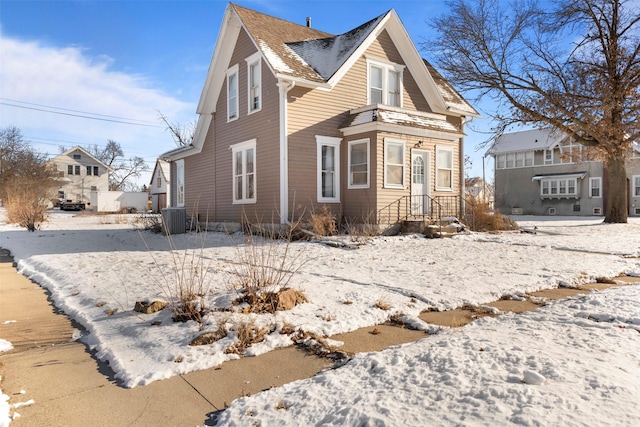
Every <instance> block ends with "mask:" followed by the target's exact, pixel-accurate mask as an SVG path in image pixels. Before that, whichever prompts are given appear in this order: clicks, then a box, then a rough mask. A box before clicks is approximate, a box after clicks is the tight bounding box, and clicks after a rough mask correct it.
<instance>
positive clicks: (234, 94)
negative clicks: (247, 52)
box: [227, 64, 239, 122]
mask: <svg viewBox="0 0 640 427" xmlns="http://www.w3.org/2000/svg"><path fill="white" fill-rule="evenodd" d="M238 114H239V112H238V65H237V64H236V65H234V66H233V67H231V68H229V70H228V71H227V121H229V122H230V121H231V120H235V119H237V118H238Z"/></svg>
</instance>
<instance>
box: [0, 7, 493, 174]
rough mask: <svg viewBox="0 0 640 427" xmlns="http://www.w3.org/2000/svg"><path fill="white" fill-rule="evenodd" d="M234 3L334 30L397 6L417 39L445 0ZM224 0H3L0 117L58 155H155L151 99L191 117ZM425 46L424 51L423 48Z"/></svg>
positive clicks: (157, 142)
mask: <svg viewBox="0 0 640 427" xmlns="http://www.w3.org/2000/svg"><path fill="white" fill-rule="evenodd" d="M236 3H237V4H239V5H241V6H244V7H248V8H251V9H255V10H258V11H260V12H263V13H267V14H269V15H273V16H276V17H279V18H282V19H286V20H288V21H292V22H298V23H300V24H304V23H305V19H306V17H307V16H309V17H311V19H312V26H313V27H315V28H317V29H320V30H323V31H326V32H329V33H334V34H339V33H343V32H345V31H348V30H350V29H352V28H355V27H357V26H358V25H360V24H362V23H364V22H366V21H368V20H369V19H372V18H374V17H376V16H378V15H380V14H382V13H384V12H386V11H387V10H389V9H391V8H393V9H395V10H396V12H397V13H398V15H399V16H400V19H401V20H402V22H403V24H404V25H405V27H406V29H407V31H408V33H409V36H410V37H411V38H412V39H413V41H414V43H415V44H416V45H418V46H420V43H421V42H422V41H424V40H425V39H428V38H430V37H433V35H434V33H433V30H432V29H431V28H430V26H429V25H428V22H429V21H430V20H431V19H432V18H433V17H434V16H437V15H439V14H441V13H443V12H444V11H445V7H446V5H445V2H444V0H399V1H378V0H366V1H365V0H343V1H322V0H315V1H312V0H297V1H290V0H250V1H236ZM227 4H228V2H226V1H219V0H208V1H205V0H185V1H175V0H165V1H158V0H128V1H125V0H122V1H107V0H84V1H83V0H78V1H64V0H60V1H58V0H48V1H30V0H0V98H2V99H0V127H5V126H7V125H16V126H18V127H20V128H21V129H22V132H23V134H24V135H25V136H26V137H27V138H28V139H29V140H31V141H32V142H34V145H35V146H36V147H37V148H38V149H39V150H41V151H43V152H47V153H49V154H54V155H55V154H57V153H58V147H59V146H60V145H64V146H66V147H71V146H73V145H76V144H78V145H83V146H84V145H104V144H106V142H107V141H108V140H109V139H113V140H115V141H118V142H120V143H121V145H122V147H123V148H124V150H125V153H126V154H127V155H139V156H142V157H144V158H145V159H146V160H147V161H148V163H149V164H150V166H153V164H154V162H155V159H156V157H157V156H158V155H159V154H161V153H163V152H165V151H167V150H170V149H172V148H174V147H175V146H174V144H173V142H172V140H171V138H170V136H169V134H168V133H167V132H166V131H165V130H164V128H163V126H162V124H161V123H160V122H159V120H158V111H161V112H162V113H163V114H165V115H166V116H168V117H169V118H170V119H171V120H173V121H176V122H180V123H186V122H188V121H191V120H194V119H195V118H196V114H195V109H196V106H197V103H198V100H199V97H200V93H201V91H202V87H203V84H204V79H205V75H206V72H207V69H208V67H209V62H210V60H211V55H212V53H213V49H214V46H215V42H216V39H217V36H218V32H219V29H220V24H221V21H222V17H223V14H224V11H225V8H226V7H227ZM421 54H422V56H424V57H425V58H427V59H429V53H428V52H425V51H421ZM50 107H54V108H50ZM476 107H477V106H476ZM41 110H47V111H41ZM50 111H57V112H58V113H65V114H55V113H51V112H50ZM96 114H100V116H96ZM78 116H90V117H96V118H99V119H101V120H94V119H88V118H86V117H78ZM122 122H127V123H122ZM485 122H488V121H487V120H486V119H485V120H478V119H476V120H475V126H479V127H483V128H488V127H489V124H488V123H485ZM128 123H135V124H128ZM468 131H469V136H468V137H467V139H466V144H465V145H466V148H465V150H466V154H468V155H471V156H472V158H473V169H472V172H471V175H478V176H481V175H482V153H483V152H484V150H482V151H481V152H477V151H476V150H475V147H476V146H477V144H478V143H479V142H481V141H483V140H484V139H485V138H486V136H485V135H478V134H475V133H473V132H471V131H470V130H469V129H468ZM486 164H487V168H489V165H492V162H489V161H488V160H487V163H486ZM487 170H488V169H487ZM490 177H491V175H490V174H489V173H488V172H487V179H489V178H490ZM145 180H146V183H148V178H147V177H145V178H143V180H142V182H141V183H145V182H144V181H145Z"/></svg>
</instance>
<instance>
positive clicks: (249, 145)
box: [229, 139, 258, 205]
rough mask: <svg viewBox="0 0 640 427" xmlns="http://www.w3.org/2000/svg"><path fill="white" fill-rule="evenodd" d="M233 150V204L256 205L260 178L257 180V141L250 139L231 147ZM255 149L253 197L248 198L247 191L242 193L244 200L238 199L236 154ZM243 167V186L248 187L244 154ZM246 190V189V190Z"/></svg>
mask: <svg viewBox="0 0 640 427" xmlns="http://www.w3.org/2000/svg"><path fill="white" fill-rule="evenodd" d="M229 148H231V192H232V196H231V199H232V201H233V202H232V204H234V205H246V204H251V203H256V201H257V199H258V178H257V163H258V161H257V158H258V156H257V151H256V140H255V139H250V140H249V141H244V142H239V143H237V144H234V145H232V146H230V147H229ZM251 149H253V197H252V198H247V197H246V191H243V192H242V197H243V198H242V199H236V194H238V193H237V192H236V190H237V188H236V185H237V183H236V153H237V152H238V151H242V152H246V151H247V150H251ZM242 161H243V167H242V185H243V186H245V187H246V185H245V184H246V179H247V167H246V164H247V156H246V154H244V155H243V156H242ZM245 189H246V188H245Z"/></svg>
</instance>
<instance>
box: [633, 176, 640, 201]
mask: <svg viewBox="0 0 640 427" xmlns="http://www.w3.org/2000/svg"><path fill="white" fill-rule="evenodd" d="M633 195H634V197H637V196H640V175H635V176H634V177H633Z"/></svg>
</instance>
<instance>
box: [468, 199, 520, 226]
mask: <svg viewBox="0 0 640 427" xmlns="http://www.w3.org/2000/svg"><path fill="white" fill-rule="evenodd" d="M472 205H473V206H474V209H473V213H472V212H470V211H471V207H470V206H468V207H467V216H470V215H473V220H469V219H467V220H466V222H467V223H468V224H471V227H472V230H473V231H499V230H517V229H518V224H517V223H516V222H515V221H514V220H512V219H511V218H509V217H507V216H505V215H503V214H502V213H500V212H499V211H493V210H491V209H490V208H489V205H488V204H487V203H484V202H482V201H479V200H478V199H475V200H473V201H472Z"/></svg>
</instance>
